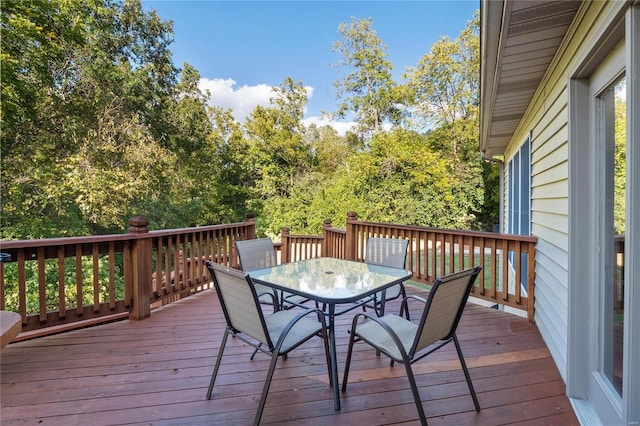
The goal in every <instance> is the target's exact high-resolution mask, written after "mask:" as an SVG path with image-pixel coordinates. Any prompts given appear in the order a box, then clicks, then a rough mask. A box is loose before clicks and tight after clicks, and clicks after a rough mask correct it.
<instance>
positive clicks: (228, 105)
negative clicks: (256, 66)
mask: <svg viewBox="0 0 640 426" xmlns="http://www.w3.org/2000/svg"><path fill="white" fill-rule="evenodd" d="M236 85H237V82H236V81H235V80H233V79H231V78H226V79H223V78H213V79H209V78H201V79H200V82H199V84H198V87H199V88H200V90H202V91H203V92H205V91H207V90H208V91H209V102H208V104H209V105H211V106H217V107H221V108H225V109H230V110H231V111H232V113H233V116H234V118H235V119H236V120H237V121H239V122H241V123H243V122H244V121H245V119H246V118H247V116H248V115H249V114H251V111H253V109H254V108H255V107H256V106H257V105H262V106H264V107H267V106H269V99H270V98H271V97H273V95H274V93H273V90H272V88H271V86H269V85H267V84H258V85H255V86H246V85H245V86H241V87H236ZM305 89H306V91H307V97H308V98H309V99H310V98H311V97H312V96H313V87H311V86H305ZM306 112H307V111H306V108H305V113H306ZM302 122H303V124H304V125H305V126H308V125H310V124H315V125H317V126H318V127H321V126H325V125H329V126H331V127H333V128H334V129H336V131H337V132H338V134H339V135H341V136H344V135H345V134H346V133H347V131H348V130H351V129H353V128H354V127H355V125H356V124H355V123H353V122H341V121H331V120H329V119H328V118H325V117H307V118H305V119H304V120H302Z"/></svg>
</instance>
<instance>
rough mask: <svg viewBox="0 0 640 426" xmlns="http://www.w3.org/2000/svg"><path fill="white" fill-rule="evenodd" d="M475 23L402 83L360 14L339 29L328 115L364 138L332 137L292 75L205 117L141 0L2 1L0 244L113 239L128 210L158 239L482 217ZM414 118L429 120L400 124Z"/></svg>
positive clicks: (453, 222)
mask: <svg viewBox="0 0 640 426" xmlns="http://www.w3.org/2000/svg"><path fill="white" fill-rule="evenodd" d="M477 24H478V19H477V16H476V17H475V18H474V20H473V21H471V22H470V23H469V25H468V27H467V28H465V29H464V30H463V31H462V33H461V35H460V37H459V38H458V39H456V40H455V41H453V42H451V41H449V40H447V39H441V40H440V41H439V42H438V43H436V44H435V45H434V46H433V47H432V48H431V51H430V52H429V53H428V54H427V55H425V56H424V57H423V58H422V59H421V60H420V61H419V62H418V64H417V65H416V67H415V68H412V69H410V70H408V71H407V73H406V75H405V76H406V78H405V80H406V81H405V82H403V83H399V82H395V81H394V80H393V78H392V75H391V71H392V69H393V67H392V64H391V62H390V61H389V60H388V59H387V54H386V46H384V44H383V43H382V41H381V40H380V38H379V37H378V35H377V33H376V31H375V30H374V29H373V21H372V20H371V19H370V18H369V19H356V18H352V19H351V21H350V22H347V23H343V24H341V25H340V26H339V28H338V31H339V33H340V35H341V36H342V39H341V40H339V41H337V42H336V43H335V44H334V50H335V51H337V52H338V53H339V54H340V55H341V56H342V60H341V61H340V63H339V66H340V67H341V69H342V70H345V69H346V70H347V73H346V75H345V76H344V77H343V78H342V79H340V80H338V81H336V88H337V90H338V95H339V98H340V99H341V103H340V104H339V106H338V110H337V111H336V115H338V116H345V115H347V114H352V115H353V117H355V120H356V122H357V124H358V134H355V133H347V134H346V135H339V134H338V133H337V132H336V131H335V130H334V129H333V128H331V127H329V126H323V127H318V126H316V125H310V126H305V125H304V124H303V117H304V110H305V107H306V104H307V88H306V87H305V86H304V85H303V83H302V82H301V81H296V80H294V79H292V78H291V77H285V78H284V80H283V82H282V84H281V85H280V86H277V87H273V88H272V90H273V97H272V99H271V102H270V104H269V105H268V106H258V107H256V108H255V109H254V110H253V111H252V112H251V114H250V115H249V117H248V118H247V119H246V120H245V121H244V122H242V123H241V122H238V121H236V120H235V119H234V118H233V115H232V111H230V110H224V109H221V108H217V107H209V106H208V105H207V101H208V97H209V94H208V93H203V92H202V91H201V90H200V89H199V86H198V83H199V81H200V74H199V72H198V71H197V70H196V69H195V68H194V67H192V66H191V65H189V64H187V63H185V64H183V66H182V68H181V69H178V68H177V67H176V66H175V65H174V64H173V62H172V56H171V51H170V44H171V42H172V41H173V29H172V26H171V23H169V22H165V21H162V20H161V19H160V18H159V17H158V16H157V15H156V14H155V13H154V12H153V11H151V12H144V11H143V10H142V7H141V4H140V1H139V0H126V1H118V0H87V1H83V2H69V1H66V0H50V1H48V2H41V1H36V0H32V1H15V0H5V1H3V13H2V39H1V40H2V53H1V56H0V59H1V60H2V66H1V71H2V129H1V133H0V136H1V137H2V140H1V144H2V157H1V158H0V160H1V171H0V173H1V178H2V180H1V182H0V190H1V197H2V212H1V213H2V214H1V216H0V225H1V226H0V227H1V230H0V232H1V238H3V239H11V238H41V237H54V236H65V235H86V234H101V233H112V232H122V230H123V229H124V227H125V226H126V221H127V219H128V218H129V217H131V216H134V215H143V216H146V217H148V218H149V219H150V223H151V226H152V227H153V228H156V229H159V228H172V227H186V226H196V225H204V224H212V223H219V222H233V221H239V220H242V219H243V217H244V215H245V213H246V212H247V211H253V212H255V213H256V217H257V219H258V228H259V229H258V232H259V233H261V234H269V235H277V234H278V233H279V232H280V231H281V229H282V227H284V226H287V227H290V228H291V230H292V232H294V233H311V234H317V233H319V232H320V230H321V227H322V223H323V221H324V220H325V219H331V220H332V222H333V223H334V225H336V226H341V225H343V224H344V221H345V218H346V214H347V212H348V211H350V210H353V211H356V212H357V213H358V215H359V217H360V218H362V219H365V220H371V221H380V222H395V223H401V224H412V225H425V226H435V227H447V228H479V227H482V226H485V224H491V223H492V221H493V220H494V219H495V216H496V215H497V209H496V206H495V203H494V202H495V196H496V195H497V188H498V185H497V175H496V173H495V171H496V169H495V166H493V165H491V164H487V163H483V162H482V161H481V159H480V156H479V151H478V139H477V138H478V114H477V107H478V98H477V96H478V94H477V85H478V81H477V71H478V57H477V55H478V36H477ZM409 112H412V119H413V120H415V122H418V121H419V122H422V123H426V124H428V126H427V127H426V128H422V129H420V128H417V127H411V126H408V125H407V122H405V121H403V118H404V115H405V114H408V113H409ZM388 125H393V126H391V127H388ZM384 128H387V129H390V130H387V131H383V129H384ZM494 184H495V185H494ZM492 203H494V204H492Z"/></svg>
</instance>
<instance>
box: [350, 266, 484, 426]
mask: <svg viewBox="0 0 640 426" xmlns="http://www.w3.org/2000/svg"><path fill="white" fill-rule="evenodd" d="M481 270H482V268H481V267H479V266H477V267H475V268H472V269H467V270H464V271H461V272H457V273H453V274H450V275H447V276H444V277H441V278H438V279H437V280H436V281H435V283H434V284H433V287H432V288H431V291H430V292H429V296H428V298H427V299H426V300H425V299H423V298H421V297H417V296H412V295H411V296H407V297H405V298H404V299H403V301H402V304H403V305H406V304H407V303H408V301H409V300H410V299H415V300H419V301H421V302H423V303H424V305H425V306H424V310H423V312H422V316H421V318H420V321H419V322H418V323H413V322H411V321H409V320H407V319H405V318H403V317H401V316H399V315H394V314H387V315H384V316H383V317H376V316H374V315H371V314H369V313H367V312H364V313H359V314H357V315H356V316H355V317H354V318H353V322H352V324H351V330H350V338H349V349H348V352H347V360H346V364H345V368H344V379H343V381H342V391H343V392H345V391H346V389H347V379H348V376H349V365H350V363H351V354H352V352H353V344H354V343H355V342H359V341H364V342H366V343H368V344H369V345H371V346H373V347H374V348H375V349H376V351H380V352H382V353H384V354H385V355H387V356H388V357H389V358H391V365H392V366H393V363H394V362H399V363H402V364H404V367H405V369H406V372H407V377H408V379H409V385H410V386H411V391H412V392H413V399H414V401H415V404H416V407H417V409H418V415H419V416H420V421H421V423H422V424H423V425H426V424H427V419H426V416H425V413H424V408H423V407H422V401H421V399H420V394H419V393H418V387H417V385H416V380H415V378H414V376H413V372H412V369H411V365H413V364H414V363H415V362H417V361H419V360H421V359H422V358H424V357H426V356H427V355H429V354H431V353H433V352H434V351H436V350H438V349H440V348H441V347H443V346H445V345H446V344H447V343H450V342H453V343H454V345H455V347H456V351H457V352H458V358H459V359H460V364H461V365H462V370H463V372H464V376H465V379H466V380H467V385H468V386H469V391H470V392H471V397H472V399H473V404H474V405H475V408H476V411H480V404H479V403H478V398H477V397H476V393H475V390H474V389H473V384H472V383H471V376H470V375H469V370H468V369H467V365H466V363H465V361H464V356H463V355H462V350H461V349H460V343H459V342H458V338H457V337H456V328H457V327H458V322H459V321H460V317H461V315H462V311H463V310H464V307H465V304H466V303H467V299H468V298H469V293H470V292H471V288H472V287H473V284H474V282H475V280H476V278H477V276H478V274H479V273H480V271H481ZM361 316H364V317H366V318H368V319H369V321H364V322H363V321H360V322H359V321H358V320H359V319H360V317H361ZM434 345H435V347H434ZM423 350H427V351H426V352H423Z"/></svg>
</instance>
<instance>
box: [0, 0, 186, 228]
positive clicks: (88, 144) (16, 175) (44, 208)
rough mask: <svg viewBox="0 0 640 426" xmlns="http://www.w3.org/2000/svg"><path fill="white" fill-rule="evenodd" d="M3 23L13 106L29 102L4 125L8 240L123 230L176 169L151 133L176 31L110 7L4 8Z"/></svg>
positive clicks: (96, 0) (165, 91) (130, 9)
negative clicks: (142, 200) (143, 201)
mask: <svg viewBox="0 0 640 426" xmlns="http://www.w3.org/2000/svg"><path fill="white" fill-rule="evenodd" d="M45 4H46V5H45ZM5 6H8V10H6V9H4V7H5ZM5 12H6V13H5ZM2 19H3V22H2V28H3V34H2V40H3V42H5V41H6V43H7V46H8V48H7V51H6V54H5V50H4V45H3V57H2V59H3V68H2V69H3V73H4V74H3V96H4V94H5V93H9V94H10V95H9V97H11V96H14V97H13V98H12V99H19V101H16V103H19V102H22V101H23V100H24V101H25V102H24V105H25V107H24V110H15V109H14V110H11V105H10V104H7V110H6V111H8V113H7V115H6V117H7V120H6V121H3V126H2V127H3V133H2V159H1V161H2V170H1V173H2V183H1V185H2V186H1V189H2V200H3V203H2V217H1V219H0V220H1V221H2V227H1V228H2V231H1V232H2V237H3V238H40V237H51V236H63V235H78V234H86V233H104V232H112V231H118V230H120V229H122V228H123V226H124V224H125V223H126V219H127V217H128V216H129V215H131V214H132V213H133V211H132V207H133V206H134V205H135V200H137V199H139V198H140V197H144V196H146V194H149V193H155V194H158V193H159V192H161V191H162V189H161V188H162V183H163V179H161V178H162V177H163V176H164V175H166V174H167V170H171V164H172V162H173V160H174V158H172V154H171V153H170V152H167V151H166V149H165V147H163V146H162V145H161V144H159V143H158V142H157V141H162V139H160V138H156V137H155V135H154V132H153V130H154V129H153V127H152V126H153V125H154V123H159V121H158V117H162V116H163V114H162V113H161V110H164V108H163V107H164V106H166V104H167V103H168V102H170V101H171V99H172V95H173V88H174V86H175V83H176V70H175V68H174V67H173V65H172V63H171V53H170V51H169V50H168V45H169V43H170V42H171V41H172V39H173V32H172V29H171V24H170V23H166V22H162V21H161V20H160V19H159V18H158V17H157V15H155V14H154V13H144V12H143V11H142V8H141V5H140V2H139V1H127V2H125V3H120V2H116V1H111V0H103V1H100V0H93V1H87V2H66V1H56V0H53V1H52V2H39V1H33V2H20V3H10V2H5V3H3V14H2ZM43 23H44V24H46V26H43V25H44V24H43ZM67 25H68V27H67ZM16 40H20V41H21V43H22V44H21V45H20V46H18V47H16V45H15V42H16ZM23 45H24V46H23ZM21 52H23V53H24V55H20V53H21ZM39 59H42V61H39ZM5 63H6V64H11V65H10V66H8V67H7V68H5V67H4V65H5ZM34 64H35V65H34ZM38 64H40V65H38ZM22 86H28V87H29V91H26V92H25V91H24V90H21V87H22ZM2 105H3V108H5V103H4V102H3V103H2ZM12 114H13V115H12ZM3 117H5V110H4V109H3ZM158 127H159V126H158Z"/></svg>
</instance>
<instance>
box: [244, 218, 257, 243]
mask: <svg viewBox="0 0 640 426" xmlns="http://www.w3.org/2000/svg"><path fill="white" fill-rule="evenodd" d="M246 218H247V222H248V223H249V225H248V226H247V235H246V236H245V238H246V239H247V240H253V239H255V238H256V217H255V215H254V214H253V212H247V214H246Z"/></svg>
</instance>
